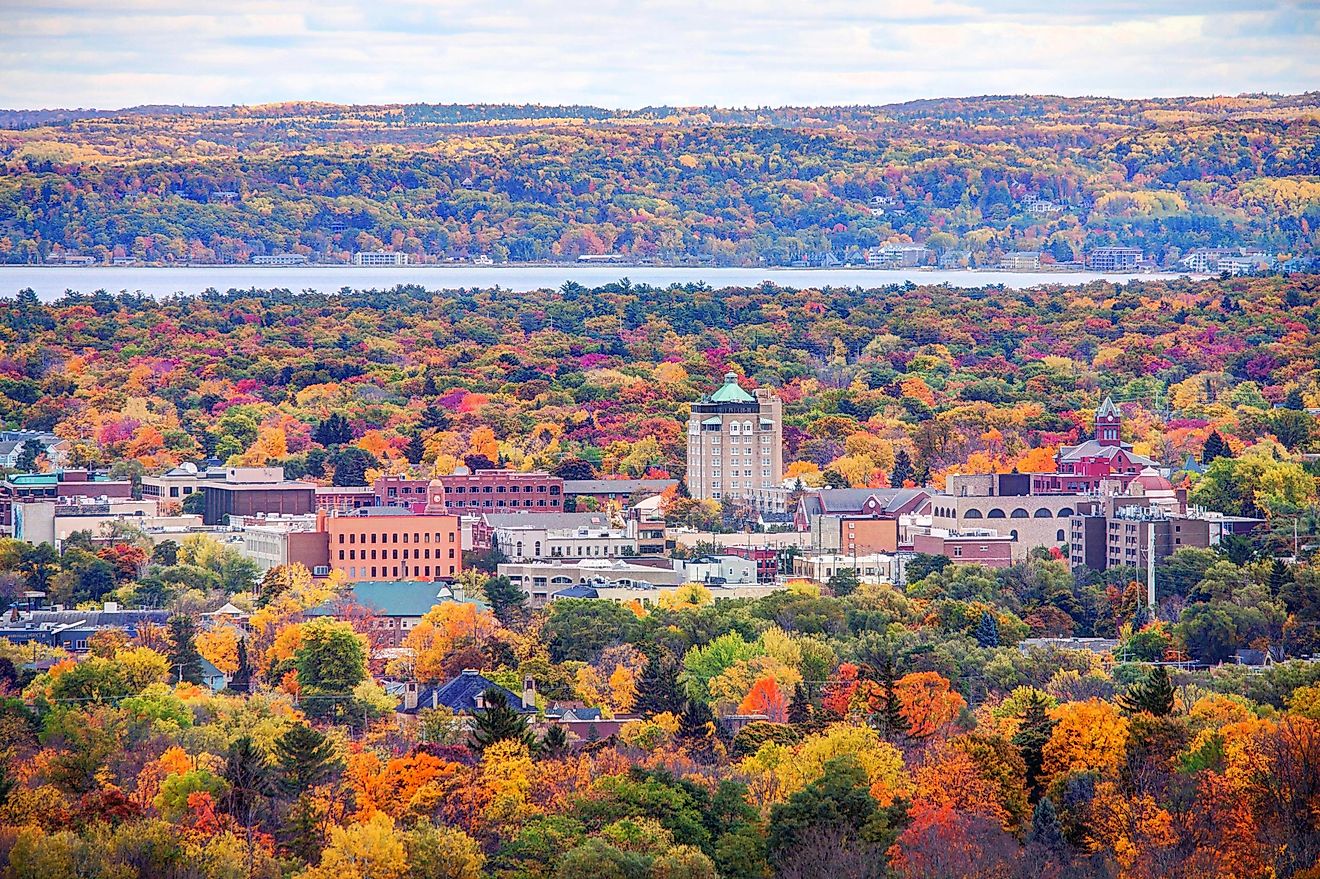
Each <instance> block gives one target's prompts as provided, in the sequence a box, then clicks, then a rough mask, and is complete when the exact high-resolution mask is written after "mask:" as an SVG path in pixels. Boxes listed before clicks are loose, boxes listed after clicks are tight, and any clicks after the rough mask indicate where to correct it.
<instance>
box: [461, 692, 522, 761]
mask: <svg viewBox="0 0 1320 879" xmlns="http://www.w3.org/2000/svg"><path fill="white" fill-rule="evenodd" d="M482 698H483V699H484V701H485V703H486V707H485V708H484V709H483V710H481V711H478V712H477V713H476V715H475V716H474V717H473V718H472V745H473V747H474V748H475V749H476V750H478V751H485V750H486V749H487V748H489V747H490V746H491V745H493V744H495V743H496V742H502V741H505V740H511V741H515V742H522V743H523V744H525V745H526V746H527V750H529V751H532V750H534V749H535V748H536V739H534V738H533V737H532V731H531V730H530V729H529V728H528V726H527V718H526V717H525V716H524V715H522V714H521V713H520V712H519V711H518V710H517V709H515V708H514V707H513V706H511V705H510V704H509V699H508V697H507V696H505V695H504V691H503V690H499V689H496V688H494V687H492V688H491V689H489V690H487V691H486V692H485V693H484V694H483V697H482Z"/></svg>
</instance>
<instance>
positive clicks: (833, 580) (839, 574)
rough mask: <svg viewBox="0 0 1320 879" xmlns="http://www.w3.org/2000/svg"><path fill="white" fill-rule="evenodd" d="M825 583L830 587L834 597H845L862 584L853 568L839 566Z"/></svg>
mask: <svg viewBox="0 0 1320 879" xmlns="http://www.w3.org/2000/svg"><path fill="white" fill-rule="evenodd" d="M825 585H827V586H829V587H830V591H831V592H833V593H834V595H835V597H837V598H846V597H847V596H849V595H852V594H853V593H854V592H856V591H857V587H858V586H860V585H862V580H861V578H860V577H858V576H857V570H856V569H855V568H840V569H839V570H837V571H835V572H834V573H833V574H832V575H830V579H829V581H828V582H827V583H826V584H825Z"/></svg>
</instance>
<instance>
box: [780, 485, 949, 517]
mask: <svg viewBox="0 0 1320 879" xmlns="http://www.w3.org/2000/svg"><path fill="white" fill-rule="evenodd" d="M923 496H929V495H928V493H927V492H926V490H925V489H921V488H822V489H819V490H818V491H813V492H809V493H807V494H805V495H803V496H802V502H803V503H804V504H805V505H806V510H807V514H808V515H811V516H815V515H820V514H822V513H860V512H863V511H864V510H866V509H867V508H868V502H869V501H870V500H871V498H875V501H876V504H875V509H876V511H877V512H883V513H891V514H892V513H897V512H898V511H899V510H901V509H903V508H904V507H906V506H907V505H908V504H910V503H912V502H913V501H914V500H917V499H919V498H920V497H923Z"/></svg>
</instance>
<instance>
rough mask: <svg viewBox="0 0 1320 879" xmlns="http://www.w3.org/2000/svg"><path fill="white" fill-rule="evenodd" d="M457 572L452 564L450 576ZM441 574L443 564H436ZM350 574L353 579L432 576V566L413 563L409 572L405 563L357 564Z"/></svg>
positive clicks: (438, 572) (437, 573) (437, 574)
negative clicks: (360, 565)
mask: <svg viewBox="0 0 1320 879" xmlns="http://www.w3.org/2000/svg"><path fill="white" fill-rule="evenodd" d="M455 573H457V571H456V570H455V567H454V565H450V566H449V573H448V576H450V577H452V576H454V574H455ZM441 574H442V568H441V566H440V565H436V566H435V575H436V576H437V577H439V576H441ZM348 576H349V577H350V578H352V579H356V578H358V577H370V578H372V579H375V578H377V577H394V578H399V577H408V576H412V577H430V576H431V566H430V565H413V566H412V572H411V573H409V571H408V566H407V565H403V566H402V567H400V566H399V565H384V566H380V567H377V566H376V565H371V566H370V567H368V566H367V565H363V566H362V567H360V568H359V567H357V566H356V565H350V566H349V568H348Z"/></svg>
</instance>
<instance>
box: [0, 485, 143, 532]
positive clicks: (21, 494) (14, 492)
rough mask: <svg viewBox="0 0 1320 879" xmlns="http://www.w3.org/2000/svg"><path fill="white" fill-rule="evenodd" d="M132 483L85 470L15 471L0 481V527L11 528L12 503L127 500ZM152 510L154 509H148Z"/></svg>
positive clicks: (9, 529)
mask: <svg viewBox="0 0 1320 879" xmlns="http://www.w3.org/2000/svg"><path fill="white" fill-rule="evenodd" d="M132 497H133V483H132V482H130V481H128V480H127V479H124V480H115V479H110V478H109V477H106V476H102V475H99V474H94V473H92V472H90V471H88V470H56V471H54V472H51V473H15V474H13V475H11V476H7V477H5V480H4V482H0V527H3V529H4V530H5V531H6V532H12V528H13V524H14V505H15V504H17V503H23V502H26V501H34V500H35V501H46V500H58V501H64V502H72V501H75V500H81V499H94V500H105V501H107V502H109V501H115V500H127V499H130V498H132ZM152 512H153V513H154V512H155V509H154V508H153V509H152Z"/></svg>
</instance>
